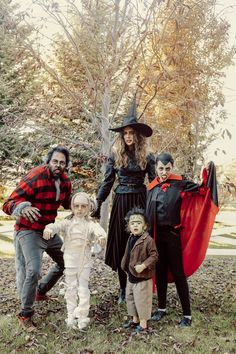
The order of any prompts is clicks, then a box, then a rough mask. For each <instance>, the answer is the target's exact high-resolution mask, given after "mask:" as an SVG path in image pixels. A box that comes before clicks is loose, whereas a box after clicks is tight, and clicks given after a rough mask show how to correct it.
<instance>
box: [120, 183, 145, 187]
mask: <svg viewBox="0 0 236 354" xmlns="http://www.w3.org/2000/svg"><path fill="white" fill-rule="evenodd" d="M143 185H144V184H143V183H119V186H126V187H142V186H143Z"/></svg>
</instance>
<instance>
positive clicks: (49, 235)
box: [43, 229, 54, 240]
mask: <svg viewBox="0 0 236 354" xmlns="http://www.w3.org/2000/svg"><path fill="white" fill-rule="evenodd" d="M53 236H54V235H53V232H52V230H50V229H44V231H43V238H44V240H50V238H52V237H53Z"/></svg>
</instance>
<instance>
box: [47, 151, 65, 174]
mask: <svg viewBox="0 0 236 354" xmlns="http://www.w3.org/2000/svg"><path fill="white" fill-rule="evenodd" d="M48 166H49V168H50V171H51V172H52V174H53V176H54V177H56V178H59V177H60V176H61V174H62V172H63V171H64V170H65V168H66V157H65V155H64V154H62V153H61V152H56V151H55V152H54V153H53V154H52V157H51V160H50V161H49V163H48Z"/></svg>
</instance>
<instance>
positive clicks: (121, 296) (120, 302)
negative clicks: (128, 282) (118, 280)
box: [118, 289, 126, 305]
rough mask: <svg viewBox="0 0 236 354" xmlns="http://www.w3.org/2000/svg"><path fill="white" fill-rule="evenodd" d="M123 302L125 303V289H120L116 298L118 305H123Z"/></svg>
mask: <svg viewBox="0 0 236 354" xmlns="http://www.w3.org/2000/svg"><path fill="white" fill-rule="evenodd" d="M125 303H126V300H125V289H120V292H119V298H118V305H124V304H125Z"/></svg>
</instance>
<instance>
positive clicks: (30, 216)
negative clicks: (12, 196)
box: [21, 206, 41, 224]
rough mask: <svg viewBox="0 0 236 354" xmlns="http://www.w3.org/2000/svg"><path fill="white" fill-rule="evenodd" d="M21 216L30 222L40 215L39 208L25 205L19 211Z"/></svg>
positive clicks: (36, 219)
mask: <svg viewBox="0 0 236 354" xmlns="http://www.w3.org/2000/svg"><path fill="white" fill-rule="evenodd" d="M21 216H22V217H23V218H25V219H26V220H28V221H30V222H31V223H32V224H33V223H34V222H35V221H38V219H39V218H40V217H41V214H40V210H39V209H38V208H35V207H32V206H27V207H25V208H24V209H22V211H21Z"/></svg>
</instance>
